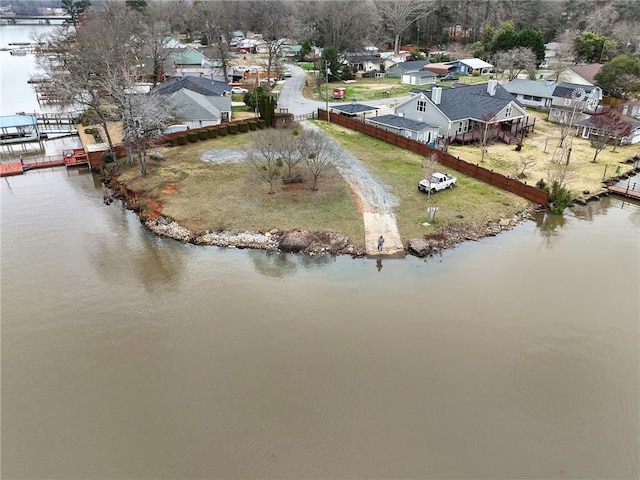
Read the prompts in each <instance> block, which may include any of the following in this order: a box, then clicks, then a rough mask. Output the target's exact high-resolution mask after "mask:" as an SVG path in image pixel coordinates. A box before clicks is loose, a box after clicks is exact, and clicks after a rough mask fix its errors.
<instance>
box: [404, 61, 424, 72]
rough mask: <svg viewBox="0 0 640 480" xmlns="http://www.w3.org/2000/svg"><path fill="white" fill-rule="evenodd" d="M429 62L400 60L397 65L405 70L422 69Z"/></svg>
mask: <svg viewBox="0 0 640 480" xmlns="http://www.w3.org/2000/svg"><path fill="white" fill-rule="evenodd" d="M428 64H429V60H414V61H411V62H400V63H398V64H397V65H398V66H399V67H400V68H402V69H403V70H404V71H405V72H407V71H409V72H410V71H413V70H421V69H422V68H423V67H424V66H425V65H428Z"/></svg>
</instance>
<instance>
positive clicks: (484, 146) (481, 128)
mask: <svg viewBox="0 0 640 480" xmlns="http://www.w3.org/2000/svg"><path fill="white" fill-rule="evenodd" d="M473 130H474V131H475V132H476V133H477V134H478V144H479V146H480V151H481V152H482V156H481V157H480V161H481V162H484V155H485V154H486V153H487V151H488V150H489V145H491V144H492V143H493V142H494V141H495V140H496V138H497V136H498V131H499V130H500V124H499V123H498V122H496V121H495V114H494V113H486V114H484V115H483V116H482V117H481V118H480V120H478V121H476V122H474V124H473Z"/></svg>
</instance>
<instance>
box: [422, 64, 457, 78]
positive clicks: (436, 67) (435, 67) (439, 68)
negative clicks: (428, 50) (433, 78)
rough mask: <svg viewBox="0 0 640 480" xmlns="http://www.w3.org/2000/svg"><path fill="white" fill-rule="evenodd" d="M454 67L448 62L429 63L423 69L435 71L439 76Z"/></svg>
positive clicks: (447, 72) (449, 71)
mask: <svg viewBox="0 0 640 480" xmlns="http://www.w3.org/2000/svg"><path fill="white" fill-rule="evenodd" d="M454 68H455V67H454V66H453V65H450V64H448V63H430V64H428V65H425V67H424V69H425V70H428V71H430V72H433V73H435V74H436V75H437V76H439V77H444V76H445V75H448V74H449V73H451V71H452V70H453V69H454Z"/></svg>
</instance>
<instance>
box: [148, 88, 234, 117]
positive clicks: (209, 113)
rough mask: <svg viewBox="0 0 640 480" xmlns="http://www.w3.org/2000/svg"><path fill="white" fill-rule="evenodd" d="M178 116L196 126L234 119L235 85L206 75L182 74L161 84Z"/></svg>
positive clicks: (159, 91) (159, 90)
mask: <svg viewBox="0 0 640 480" xmlns="http://www.w3.org/2000/svg"><path fill="white" fill-rule="evenodd" d="M154 92H155V93H157V94H158V95H161V96H162V97H164V98H165V100H166V101H167V102H168V103H169V104H170V105H171V106H172V108H173V109H174V110H175V111H176V115H177V118H179V119H180V120H182V121H183V123H185V124H187V125H189V126H190V127H193V128H199V127H201V126H206V125H218V124H219V123H220V122H228V121H229V120H230V119H231V87H230V86H229V85H227V84H226V83H224V82H221V81H218V80H211V79H209V78H206V77H192V76H187V77H182V78H177V79H174V80H170V81H168V82H165V83H162V84H160V85H158V86H157V87H156V88H155V89H154Z"/></svg>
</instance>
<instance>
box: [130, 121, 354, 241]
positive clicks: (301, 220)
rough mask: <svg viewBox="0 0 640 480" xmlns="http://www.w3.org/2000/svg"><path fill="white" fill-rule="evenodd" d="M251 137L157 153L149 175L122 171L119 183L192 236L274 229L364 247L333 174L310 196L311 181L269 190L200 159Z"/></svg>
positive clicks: (235, 168) (242, 170) (245, 172)
mask: <svg viewBox="0 0 640 480" xmlns="http://www.w3.org/2000/svg"><path fill="white" fill-rule="evenodd" d="M252 135H253V133H252V132H249V133H245V134H241V135H228V136H226V137H220V138H216V139H211V140H205V141H199V142H196V143H192V144H189V145H185V146H182V147H170V148H160V149H158V150H159V151H160V152H162V154H163V155H164V158H165V159H164V160H162V161H149V162H148V174H147V175H146V176H145V177H142V176H140V175H139V169H138V167H137V166H134V167H124V168H123V172H122V174H121V175H120V180H121V181H124V182H125V183H126V184H127V186H128V187H129V188H131V189H133V190H135V191H142V192H145V193H146V194H147V195H148V196H149V197H151V198H154V199H156V200H159V201H160V202H162V204H163V213H164V214H165V215H167V216H169V217H171V218H173V219H174V220H176V221H177V222H178V223H180V224H182V225H184V226H185V227H187V228H189V229H190V230H192V231H200V230H216V231H217V230H223V229H230V230H233V231H245V230H255V231H268V230H270V229H272V228H280V229H292V228H307V229H310V230H331V231H336V232H341V233H344V234H346V235H349V237H350V238H352V239H353V242H354V243H363V239H364V225H363V220H362V215H361V214H360V213H359V212H358V209H357V206H356V204H355V202H354V199H353V198H352V194H351V191H350V190H349V187H348V186H347V184H346V183H345V182H344V181H343V180H342V178H341V177H340V176H339V174H338V173H337V172H334V173H333V174H332V175H331V176H330V177H328V178H326V179H324V180H322V181H321V182H320V183H319V190H318V191H316V192H312V191H311V190H310V189H309V186H310V184H309V182H304V183H298V184H288V185H283V184H279V185H277V187H276V188H277V191H276V193H275V194H273V195H269V194H268V193H267V192H268V185H267V184H266V183H265V182H264V181H263V180H261V179H260V178H259V177H258V174H257V172H256V171H255V170H254V169H253V167H251V166H249V165H247V164H228V165H217V164H212V163H207V162H203V161H201V160H200V158H201V155H202V153H203V152H205V151H207V150H214V149H223V148H230V149H236V148H242V147H243V146H247V145H249V143H250V140H251V136H252Z"/></svg>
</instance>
